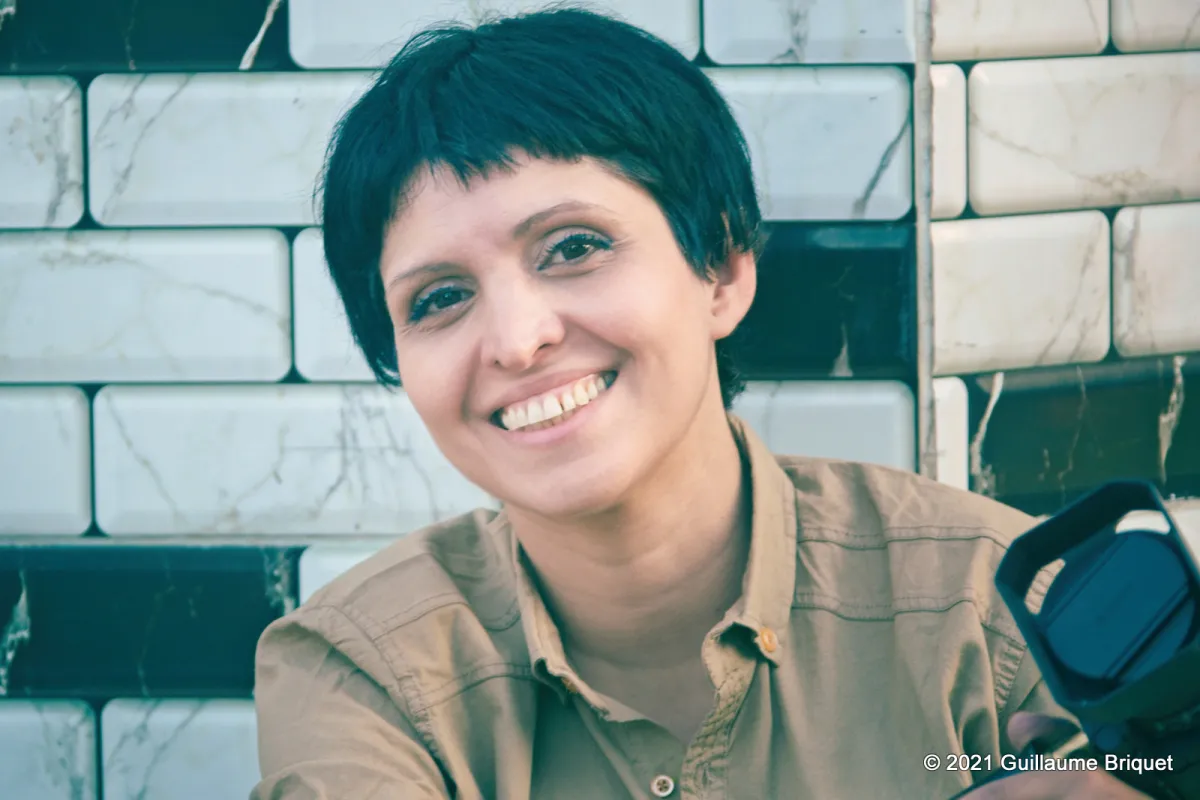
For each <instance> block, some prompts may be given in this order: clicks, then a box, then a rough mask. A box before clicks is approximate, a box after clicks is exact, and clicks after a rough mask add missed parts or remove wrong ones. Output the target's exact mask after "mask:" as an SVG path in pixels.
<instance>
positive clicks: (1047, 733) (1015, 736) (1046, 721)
mask: <svg viewBox="0 0 1200 800" xmlns="http://www.w3.org/2000/svg"><path fill="white" fill-rule="evenodd" d="M1078 730H1079V728H1078V727H1077V726H1076V725H1075V723H1073V722H1071V721H1069V720H1065V719H1059V718H1058V717H1051V716H1049V715H1046V714H1035V713H1033V712H1030V711H1018V712H1016V713H1015V714H1013V715H1012V717H1011V718H1010V719H1009V720H1008V738H1009V741H1011V742H1012V743H1013V748H1014V749H1016V750H1024V749H1025V747H1026V745H1028V744H1029V743H1030V742H1035V741H1036V742H1039V743H1045V744H1049V745H1055V744H1058V743H1059V742H1062V741H1064V740H1065V739H1067V738H1068V737H1070V736H1071V735H1073V734H1074V733H1075V732H1076V731H1078Z"/></svg>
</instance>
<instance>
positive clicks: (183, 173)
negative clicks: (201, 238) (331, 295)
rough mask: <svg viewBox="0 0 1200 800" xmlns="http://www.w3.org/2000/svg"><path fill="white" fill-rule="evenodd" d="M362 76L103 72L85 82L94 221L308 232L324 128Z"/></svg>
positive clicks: (325, 138) (353, 92)
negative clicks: (283, 228) (297, 227)
mask: <svg viewBox="0 0 1200 800" xmlns="http://www.w3.org/2000/svg"><path fill="white" fill-rule="evenodd" d="M369 77H370V73H359V72H344V73H338V72H312V73H296V72H291V73H262V74H250V75H244V74H237V73H223V72H221V73H190V74H159V75H146V74H128V75H119V74H109V75H101V76H100V77H98V78H96V80H94V81H93V82H92V84H91V86H89V87H88V92H87V113H88V133H87V135H88V155H89V161H88V208H89V210H90V211H91V213H92V216H93V217H95V218H96V221H97V222H99V223H101V224H102V225H108V226H121V225H141V226H148V225H155V226H172V225H230V226H234V225H237V226H241V225H311V224H312V222H313V189H314V186H315V181H316V179H317V175H318V172H319V171H320V167H321V160H322V158H323V156H324V153H325V145H326V143H327V142H328V139H329V133H330V131H331V130H332V128H333V124H334V122H336V120H337V118H338V116H340V114H341V113H342V112H343V111H345V110H346V109H347V108H348V107H349V106H350V104H351V103H352V102H353V100H354V98H355V97H356V96H357V95H358V94H359V93H360V92H361V91H362V90H363V89H365V88H366V85H367V81H368V79H369Z"/></svg>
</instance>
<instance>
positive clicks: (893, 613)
mask: <svg viewBox="0 0 1200 800" xmlns="http://www.w3.org/2000/svg"><path fill="white" fill-rule="evenodd" d="M929 599H934V598H929ZM946 603H947V604H946V605H945V606H944V607H941V608H889V607H880V606H864V607H862V608H861V609H858V610H860V611H870V610H874V609H881V610H882V611H883V612H884V613H877V614H876V615H866V614H864V615H861V616H849V615H848V614H846V613H843V609H841V608H837V607H834V606H826V605H817V604H815V603H814V604H810V605H797V604H793V605H792V608H793V609H805V610H812V611H825V612H827V613H830V614H833V615H834V616H836V617H840V618H841V619H844V620H846V621H847V622H890V621H892V620H894V619H895V618H896V617H898V616H899V615H901V614H944V613H946V612H947V611H950V610H951V609H953V608H955V607H957V606H960V605H962V604H963V603H970V604H971V605H973V606H975V610H976V611H977V612H978V610H979V606H978V604H976V602H975V598H974V597H959V598H957V599H953V600H950V599H947V600H946ZM979 624H980V625H981V626H982V627H983V628H985V629H987V630H989V631H991V632H992V633H994V634H996V635H997V636H1000V637H1003V638H1004V639H1005V640H1007V641H1009V642H1012V643H1013V644H1014V645H1017V646H1021V641H1020V640H1019V639H1016V638H1014V637H1013V633H1012V632H1011V631H1005V630H1002V629H1001V628H1000V627H998V626H997V625H996V624H995V623H994V622H993V621H992V620H990V619H986V620H985V619H982V618H981V619H980V620H979Z"/></svg>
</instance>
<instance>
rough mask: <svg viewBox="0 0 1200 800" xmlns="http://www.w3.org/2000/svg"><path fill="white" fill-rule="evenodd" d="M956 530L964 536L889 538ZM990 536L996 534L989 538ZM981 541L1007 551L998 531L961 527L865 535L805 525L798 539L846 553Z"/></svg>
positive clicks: (903, 529) (919, 528)
mask: <svg viewBox="0 0 1200 800" xmlns="http://www.w3.org/2000/svg"><path fill="white" fill-rule="evenodd" d="M939 530H940V531H955V532H957V533H960V534H962V535H960V536H932V535H926V536H919V535H918V536H902V537H894V538H892V539H888V538H886V537H887V534H890V533H902V532H918V531H920V532H929V531H939ZM809 532H813V533H821V534H837V535H838V536H840V537H842V538H844V539H847V540H849V541H841V540H839V539H833V538H820V537H815V536H809V535H808V534H809ZM988 534H994V535H992V536H989V535H988ZM979 540H985V541H989V542H991V543H992V544H994V545H996V546H997V547H999V548H1000V549H1001V550H1007V549H1008V543H1006V542H1005V541H1004V537H1003V536H1002V535H1001V534H1000V533H999V532H998V531H996V529H995V528H963V527H961V526H959V527H952V526H946V527H940V528H939V527H930V526H928V525H926V526H921V527H913V528H884V529H883V530H882V531H880V532H879V533H877V534H875V533H871V534H863V533H855V532H854V531H848V530H845V529H843V528H810V527H807V526H803V525H802V530H801V535H800V537H799V538H797V540H796V544H797V545H802V544H807V543H808V542H821V543H823V544H832V545H836V546H838V547H842V548H844V549H846V550H886V549H887V548H888V546H889V545H891V544H895V543H899V542H975V541H979Z"/></svg>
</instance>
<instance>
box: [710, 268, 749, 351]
mask: <svg viewBox="0 0 1200 800" xmlns="http://www.w3.org/2000/svg"><path fill="white" fill-rule="evenodd" d="M714 273H715V275H714V277H715V280H714V281H713V283H712V284H711V285H712V309H711V314H712V321H711V328H712V335H713V341H717V340H718V339H724V338H725V337H726V336H728V335H729V334H731V333H733V331H734V329H735V328H737V326H738V325H739V324H741V321H742V320H743V319H744V318H745V316H746V313H747V312H748V311H749V310H750V305H751V304H752V303H753V302H754V293H755V291H756V290H757V288H758V265H757V264H756V263H755V256H754V254H753V253H747V252H742V251H734V252H733V253H732V254H730V256H729V258H728V259H727V260H726V261H725V263H724V264H721V265H720V266H718V267H717V268H716V269H715V270H714Z"/></svg>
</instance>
